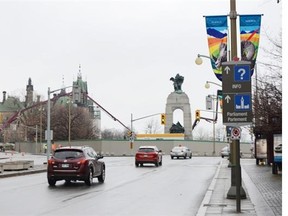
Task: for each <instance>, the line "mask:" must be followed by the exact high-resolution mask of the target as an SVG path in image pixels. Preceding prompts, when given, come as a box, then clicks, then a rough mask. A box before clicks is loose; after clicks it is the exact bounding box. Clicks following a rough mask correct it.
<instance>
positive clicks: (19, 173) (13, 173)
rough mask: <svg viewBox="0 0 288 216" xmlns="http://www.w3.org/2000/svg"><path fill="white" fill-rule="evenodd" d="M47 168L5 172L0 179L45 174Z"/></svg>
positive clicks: (0, 175)
mask: <svg viewBox="0 0 288 216" xmlns="http://www.w3.org/2000/svg"><path fill="white" fill-rule="evenodd" d="M46 171H47V168H46V167H45V168H39V169H37V170H23V171H12V172H11V173H9V172H10V171H5V173H2V174H0V178H8V177H13V176H22V175H31V174H36V173H42V172H46Z"/></svg>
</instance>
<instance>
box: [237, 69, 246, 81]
mask: <svg viewBox="0 0 288 216" xmlns="http://www.w3.org/2000/svg"><path fill="white" fill-rule="evenodd" d="M238 73H241V74H240V79H241V80H243V76H244V75H245V73H246V70H245V69H244V68H240V69H239V70H238Z"/></svg>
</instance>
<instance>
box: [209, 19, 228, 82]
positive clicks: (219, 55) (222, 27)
mask: <svg viewBox="0 0 288 216" xmlns="http://www.w3.org/2000/svg"><path fill="white" fill-rule="evenodd" d="M205 18H206V31H207V35H208V48H209V56H210V60H211V65H212V69H213V71H214V74H215V75H216V77H217V78H218V79H219V80H220V81H222V62H226V61H227V35H228V25H227V16H206V17H205Z"/></svg>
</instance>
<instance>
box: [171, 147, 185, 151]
mask: <svg viewBox="0 0 288 216" xmlns="http://www.w3.org/2000/svg"><path fill="white" fill-rule="evenodd" d="M173 150H176V151H178V150H185V148H183V147H174V148H173Z"/></svg>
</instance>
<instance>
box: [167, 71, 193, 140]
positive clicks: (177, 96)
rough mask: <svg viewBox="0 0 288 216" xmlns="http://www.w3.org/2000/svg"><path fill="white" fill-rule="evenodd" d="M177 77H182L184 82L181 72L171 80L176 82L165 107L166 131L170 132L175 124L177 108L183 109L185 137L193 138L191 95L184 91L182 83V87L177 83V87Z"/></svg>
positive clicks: (181, 79) (181, 80)
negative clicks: (174, 115)
mask: <svg viewBox="0 0 288 216" xmlns="http://www.w3.org/2000/svg"><path fill="white" fill-rule="evenodd" d="M179 77H180V78H179ZM177 79H180V82H181V84H182V83H183V80H184V77H181V76H180V75H179V74H177V75H176V77H175V78H173V77H171V78H170V80H171V81H173V82H174V90H175V91H174V92H172V93H170V94H169V95H168V97H167V102H166V109H165V114H166V124H165V127H164V133H170V128H171V126H172V125H173V113H174V111H175V110H177V109H180V110H182V111H183V124H184V125H183V127H184V137H185V139H192V117H191V108H190V102H189V97H188V95H187V94H186V93H185V92H183V91H182V89H181V85H180V87H179V85H177V88H175V86H176V85H175V82H177ZM178 84H179V83H178Z"/></svg>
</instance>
